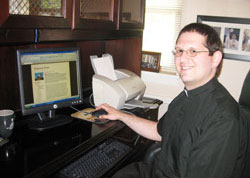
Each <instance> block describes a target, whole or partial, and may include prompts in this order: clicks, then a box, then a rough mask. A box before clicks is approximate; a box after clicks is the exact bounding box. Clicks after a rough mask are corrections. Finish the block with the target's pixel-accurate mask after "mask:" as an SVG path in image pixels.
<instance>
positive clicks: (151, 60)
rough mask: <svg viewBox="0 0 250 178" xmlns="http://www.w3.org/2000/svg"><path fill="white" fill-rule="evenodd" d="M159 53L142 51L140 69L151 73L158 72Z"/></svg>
mask: <svg viewBox="0 0 250 178" xmlns="http://www.w3.org/2000/svg"><path fill="white" fill-rule="evenodd" d="M160 60H161V53H158V52H151V51H142V62H141V69H142V70H146V71H151V72H159V71H160Z"/></svg>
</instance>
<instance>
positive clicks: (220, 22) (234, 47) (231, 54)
mask: <svg viewBox="0 0 250 178" xmlns="http://www.w3.org/2000/svg"><path fill="white" fill-rule="evenodd" d="M197 22H198V23H205V24H208V25H210V26H212V27H213V28H214V29H215V30H216V31H217V32H218V34H219V35H220V38H221V41H222V43H223V47H224V58H225V59H232V60H242V61H250V19H248V18H236V17H221V16H204V15H198V16H197Z"/></svg>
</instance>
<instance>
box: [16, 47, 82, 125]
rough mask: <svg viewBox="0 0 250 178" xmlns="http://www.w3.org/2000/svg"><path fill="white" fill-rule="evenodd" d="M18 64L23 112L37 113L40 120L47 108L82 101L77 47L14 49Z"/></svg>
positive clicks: (48, 109) (51, 115)
mask: <svg viewBox="0 0 250 178" xmlns="http://www.w3.org/2000/svg"><path fill="white" fill-rule="evenodd" d="M17 63H18V76H19V88H20V100H21V109H22V113H23V115H28V114H34V113H37V114H38V115H39V119H40V120H41V121H42V120H46V119H45V118H44V114H43V113H44V112H46V111H49V112H52V113H53V111H54V110H55V109H57V108H62V107H67V106H71V105H74V104H80V103H81V102H82V87H81V65H80V50H79V48H46V49H45V48H40V49H37V48H36V49H22V50H17ZM47 117H49V118H53V117H54V113H53V114H51V113H50V114H48V116H46V118H47Z"/></svg>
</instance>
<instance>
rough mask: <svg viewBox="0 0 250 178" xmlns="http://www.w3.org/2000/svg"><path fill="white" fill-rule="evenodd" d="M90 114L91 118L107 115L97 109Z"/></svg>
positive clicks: (105, 112)
mask: <svg viewBox="0 0 250 178" xmlns="http://www.w3.org/2000/svg"><path fill="white" fill-rule="evenodd" d="M91 114H92V116H96V117H99V116H100V115H105V114H108V112H107V111H105V110H104V109H99V110H95V111H93V112H92V113H91Z"/></svg>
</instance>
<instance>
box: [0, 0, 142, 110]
mask: <svg viewBox="0 0 250 178" xmlns="http://www.w3.org/2000/svg"><path fill="white" fill-rule="evenodd" d="M144 1H145V0H1V1H0V55H1V58H0V93H2V95H1V96H0V101H1V102H0V108H2V109H3V108H11V109H13V110H19V109H20V104H19V86H18V74H17V63H16V50H17V49H25V48H50V47H73V46H77V47H79V48H80V49H81V60H82V70H83V73H82V75H83V81H82V83H83V88H89V87H91V84H92V83H91V82H92V76H93V73H94V71H93V70H92V66H91V63H90V58H89V56H90V55H98V56H101V55H102V54H104V53H109V54H111V55H112V56H113V58H114V63H115V68H124V69H128V70H131V71H133V72H135V73H136V74H138V75H140V72H141V49H142V34H143V18H144V8H145V7H144ZM9 7H10V8H9Z"/></svg>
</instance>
